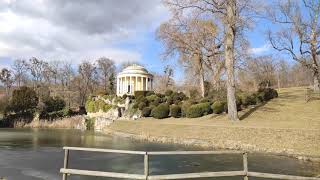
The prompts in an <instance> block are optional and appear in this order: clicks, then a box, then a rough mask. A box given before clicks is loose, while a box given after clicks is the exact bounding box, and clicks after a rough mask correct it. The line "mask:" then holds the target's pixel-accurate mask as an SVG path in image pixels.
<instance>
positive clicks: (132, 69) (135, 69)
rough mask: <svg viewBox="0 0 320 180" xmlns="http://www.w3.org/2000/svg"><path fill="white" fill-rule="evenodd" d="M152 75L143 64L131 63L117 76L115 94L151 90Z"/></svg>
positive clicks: (120, 94) (130, 93)
mask: <svg viewBox="0 0 320 180" xmlns="http://www.w3.org/2000/svg"><path fill="white" fill-rule="evenodd" d="M152 90H153V75H152V74H150V73H149V72H148V70H146V69H145V68H144V67H143V66H140V65H137V64H133V65H131V66H128V67H126V68H125V69H123V71H122V72H120V73H119V74H118V76H117V96H123V95H124V94H127V95H134V92H135V91H152Z"/></svg>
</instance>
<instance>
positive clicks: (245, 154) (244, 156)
mask: <svg viewBox="0 0 320 180" xmlns="http://www.w3.org/2000/svg"><path fill="white" fill-rule="evenodd" d="M243 171H244V173H245V174H246V175H245V176H244V177H243V180H248V175H247V174H248V153H246V152H245V153H243Z"/></svg>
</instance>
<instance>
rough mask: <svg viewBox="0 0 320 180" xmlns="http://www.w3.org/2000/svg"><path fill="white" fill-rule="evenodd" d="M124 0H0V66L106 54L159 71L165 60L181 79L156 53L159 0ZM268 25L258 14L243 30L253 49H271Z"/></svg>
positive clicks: (163, 12)
mask: <svg viewBox="0 0 320 180" xmlns="http://www.w3.org/2000/svg"><path fill="white" fill-rule="evenodd" d="M97 2H100V4H99V3H97ZM125 2H126V3H125V4H126V6H123V3H121V2H119V1H117V0H108V1H94V0H93V1H76V0H69V1H64V0H56V1H49V0H21V1H9V0H4V1H1V2H0V27H1V28H0V68H1V67H8V66H10V64H11V63H12V61H13V60H14V59H17V58H24V59H29V58H30V57H33V56H35V57H39V58H41V59H45V60H63V61H71V62H73V63H74V64H78V63H80V62H81V61H83V60H89V61H92V62H94V60H95V59H97V58H98V57H101V56H105V57H109V58H111V59H113V60H115V62H116V63H117V64H120V63H122V62H127V61H139V62H140V63H142V64H144V65H145V66H146V68H147V69H148V70H149V71H151V72H158V73H162V72H163V69H164V66H165V65H166V64H170V65H172V66H173V67H175V68H177V69H176V73H175V78H176V79H181V78H182V76H183V73H182V69H181V68H178V67H179V65H178V63H177V62H176V61H174V60H162V59H161V57H160V54H161V52H162V44H161V43H160V42H159V41H158V40H157V39H156V35H155V31H156V29H157V27H159V25H160V23H161V22H163V21H165V20H167V19H168V18H169V12H168V10H167V9H166V8H165V7H164V6H163V5H162V4H161V2H160V0H153V1H150V0H130V1H129V0H128V1H125ZM90 8H91V9H90ZM84 9H85V11H84ZM89 12H90V13H89ZM267 27H270V28H273V25H272V24H271V23H269V22H267V21H266V20H259V21H258V23H257V24H256V25H255V26H254V27H253V29H252V30H250V31H248V32H246V36H247V37H248V40H249V42H250V44H251V48H252V49H251V52H252V54H253V55H264V54H269V53H272V54H274V53H276V52H275V51H274V50H272V48H271V47H270V45H269V44H268V42H267V40H266V38H265V34H264V33H265V31H266V29H267Z"/></svg>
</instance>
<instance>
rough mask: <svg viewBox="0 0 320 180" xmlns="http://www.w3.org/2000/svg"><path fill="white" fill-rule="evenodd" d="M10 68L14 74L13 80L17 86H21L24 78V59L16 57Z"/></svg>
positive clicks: (25, 68) (25, 69)
mask: <svg viewBox="0 0 320 180" xmlns="http://www.w3.org/2000/svg"><path fill="white" fill-rule="evenodd" d="M12 69H13V72H14V76H15V81H16V84H17V86H18V87H21V85H22V83H23V82H24V80H25V78H26V71H27V67H26V61H25V60H23V59H17V60H15V61H14V62H13V65H12Z"/></svg>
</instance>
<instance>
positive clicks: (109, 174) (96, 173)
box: [60, 168, 146, 179]
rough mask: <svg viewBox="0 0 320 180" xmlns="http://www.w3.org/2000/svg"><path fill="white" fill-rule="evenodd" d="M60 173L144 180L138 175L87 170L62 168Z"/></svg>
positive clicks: (143, 176) (142, 176)
mask: <svg viewBox="0 0 320 180" xmlns="http://www.w3.org/2000/svg"><path fill="white" fill-rule="evenodd" d="M60 173H64V174H73V175H82V176H96V177H112V178H122V179H146V176H145V175H140V174H127V173H115V172H102V171H87V170H80V169H64V168H62V169H60Z"/></svg>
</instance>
